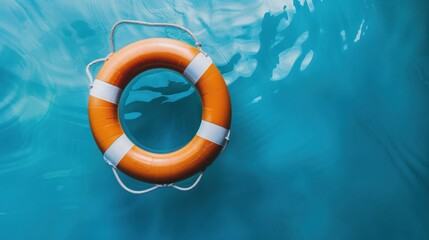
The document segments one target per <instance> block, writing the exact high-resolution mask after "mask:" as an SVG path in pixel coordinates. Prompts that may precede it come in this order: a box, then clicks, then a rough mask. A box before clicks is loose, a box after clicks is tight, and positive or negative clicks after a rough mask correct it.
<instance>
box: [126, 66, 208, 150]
mask: <svg viewBox="0 0 429 240" xmlns="http://www.w3.org/2000/svg"><path fill="white" fill-rule="evenodd" d="M201 115H202V108H201V99H200V96H199V94H198V91H197V90H196V89H195V87H194V86H193V85H192V83H189V82H188V81H187V80H186V78H185V77H184V76H183V75H181V74H179V73H177V72H174V71H171V70H167V69H154V70H150V71H146V72H143V73H141V74H140V75H138V76H137V77H135V78H134V79H133V80H132V81H131V82H130V83H129V84H128V86H127V87H126V88H125V89H124V92H123V93H122V96H121V99H120V102H119V119H120V122H121V125H122V128H123V129H124V131H125V134H127V136H128V137H129V138H130V139H131V141H133V142H134V144H136V145H137V146H139V147H140V148H143V149H145V150H147V151H150V152H155V153H167V152H172V151H175V150H178V149H180V148H182V147H183V146H185V145H186V144H187V143H188V142H189V141H190V140H191V139H192V138H193V137H194V135H195V134H196V133H197V131H198V127H199V125H200V122H201Z"/></svg>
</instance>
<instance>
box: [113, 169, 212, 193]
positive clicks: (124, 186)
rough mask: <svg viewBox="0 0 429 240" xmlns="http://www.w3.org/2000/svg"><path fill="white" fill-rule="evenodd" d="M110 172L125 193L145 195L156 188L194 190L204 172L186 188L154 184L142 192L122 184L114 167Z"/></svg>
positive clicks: (171, 184)
mask: <svg viewBox="0 0 429 240" xmlns="http://www.w3.org/2000/svg"><path fill="white" fill-rule="evenodd" d="M112 171H113V175H115V178H116V180H117V181H118V183H119V185H120V186H121V187H122V188H123V189H124V190H125V191H127V192H129V193H132V194H145V193H149V192H152V191H154V190H156V189H158V188H166V187H171V188H175V189H177V190H179V191H183V192H186V191H190V190H192V189H194V188H195V187H196V186H197V185H198V183H199V182H200V181H201V178H202V177H203V174H204V172H200V174H199V175H198V177H197V179H196V180H195V182H194V183H193V184H192V185H190V186H188V187H181V186H177V185H176V184H175V183H169V184H155V185H153V186H152V187H149V188H146V189H143V190H133V189H131V188H129V187H127V186H126V185H125V184H124V182H123V181H122V180H121V177H119V174H118V172H117V171H116V169H115V168H114V167H112Z"/></svg>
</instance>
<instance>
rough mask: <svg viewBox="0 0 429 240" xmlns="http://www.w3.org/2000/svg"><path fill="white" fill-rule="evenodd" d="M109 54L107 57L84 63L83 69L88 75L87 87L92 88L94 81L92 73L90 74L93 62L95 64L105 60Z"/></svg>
mask: <svg viewBox="0 0 429 240" xmlns="http://www.w3.org/2000/svg"><path fill="white" fill-rule="evenodd" d="M109 55H110V54H109ZM109 55H107V57H105V58H99V59H95V60H94V61H92V62H90V63H88V65H86V69H85V70H86V75H88V78H89V88H90V89H91V88H92V84H93V83H94V77H92V74H91V67H92V66H93V65H94V64H97V63H99V62H105V61H106V60H107V59H108V58H109Z"/></svg>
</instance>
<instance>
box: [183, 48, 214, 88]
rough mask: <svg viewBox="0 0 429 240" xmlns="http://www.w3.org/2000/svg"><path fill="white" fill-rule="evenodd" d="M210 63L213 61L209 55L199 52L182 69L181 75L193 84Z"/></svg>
mask: <svg viewBox="0 0 429 240" xmlns="http://www.w3.org/2000/svg"><path fill="white" fill-rule="evenodd" d="M212 64H213V61H212V59H211V58H210V57H208V56H206V55H205V54H204V53H199V54H198V55H197V56H195V57H194V59H192V61H191V62H190V63H189V65H188V66H187V67H186V69H185V71H183V75H185V77H186V78H187V79H188V80H189V81H191V82H192V83H193V84H196V83H197V82H198V80H200V78H201V76H203V74H204V73H205V72H206V71H207V69H208V68H209V67H210V65H212Z"/></svg>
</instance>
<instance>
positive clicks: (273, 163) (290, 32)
mask: <svg viewBox="0 0 429 240" xmlns="http://www.w3.org/2000/svg"><path fill="white" fill-rule="evenodd" d="M119 19H139V20H146V21H156V22H174V23H178V24H182V25H185V26H186V27H188V28H189V29H191V30H192V31H193V32H194V33H195V34H196V35H197V36H198V37H199V39H200V41H201V42H202V43H203V47H204V49H205V51H206V52H207V53H208V54H209V55H210V56H211V57H212V59H213V60H214V62H215V63H216V64H217V65H218V66H219V68H220V70H221V72H222V73H223V75H224V77H225V79H226V81H227V83H228V87H229V90H230V94H231V99H232V105H233V119H232V120H233V121H232V128H231V129H232V132H231V139H232V140H231V142H230V144H229V146H228V148H227V150H226V151H225V152H224V153H223V154H222V155H221V156H220V157H219V158H218V159H217V160H216V161H215V162H214V163H213V164H212V165H211V166H210V167H209V168H208V169H207V171H206V174H205V176H204V178H203V180H202V182H201V183H200V184H199V185H198V187H197V188H196V189H195V190H193V191H191V192H187V193H183V192H178V191H175V190H172V189H161V190H159V191H156V192H153V193H150V194H147V195H143V196H135V195H131V194H129V193H127V192H125V191H124V190H123V189H121V188H120V187H119V185H118V184H117V183H116V181H115V179H114V177H113V175H112V173H111V170H110V168H109V167H108V166H107V165H106V164H105V163H104V161H103V160H102V156H101V153H100V152H99V150H98V148H97V146H96V144H95V142H94V140H93V138H92V135H91V131H90V128H89V124H88V115H87V100H88V91H89V89H88V79H87V77H86V75H85V71H84V69H85V66H86V64H87V63H88V62H90V61H91V60H93V59H96V58H100V57H104V56H106V54H107V53H108V51H109V49H108V41H107V40H108V32H109V29H110V27H111V26H112V25H113V23H114V22H116V21H117V20H119ZM0 29H1V31H0V83H1V87H0V238H1V239H429V214H428V213H429V172H428V170H429V125H428V121H429V4H428V3H427V1H423V0H410V1H399V0H389V1H387V0H348V1H339V0H323V1H322V0H312V1H311V0H301V1H292V0H283V1H280V0H266V1H264V0H252V1H250V0H249V1H245V0H236V1H225V0H223V1H221V0H216V1H215V0H209V1H206V0H194V1H180V0H169V1H113V0H111V1H101V0H90V1H83V0H78V1H61V2H60V1H57V2H54V1H7V0H6V1H2V3H1V4H0ZM148 37H171V38H178V39H182V40H183V41H187V42H190V43H191V40H190V39H189V38H188V37H187V36H186V35H185V34H183V33H181V32H179V31H176V30H165V29H147V28H142V27H136V26H133V27H123V28H121V29H120V30H119V31H118V34H117V41H118V46H119V47H121V46H124V45H126V44H128V43H130V42H133V41H135V40H138V39H141V38H148ZM127 91H128V93H127V96H124V98H123V99H122V100H121V111H123V112H124V117H123V119H121V121H122V122H123V124H124V125H126V128H127V129H128V130H129V131H130V132H132V135H133V137H134V139H135V141H137V142H138V144H140V145H141V146H143V147H146V148H148V149H153V150H156V151H168V150H171V149H176V148H178V147H180V146H181V145H183V144H184V143H186V141H187V140H189V138H190V137H192V135H193V134H194V133H195V131H196V129H197V128H198V122H199V119H200V114H201V110H200V109H199V107H200V102H199V101H198V94H197V93H196V92H195V91H194V90H193V88H192V87H191V86H190V85H189V84H187V83H186V82H185V81H184V80H183V79H182V78H180V77H179V76H177V75H174V74H171V73H168V72H166V71H158V72H157V73H148V74H146V75H145V74H143V75H142V76H141V77H139V78H138V79H136V80H135V81H134V82H133V86H130V87H129V89H127ZM124 178H125V181H126V182H127V183H128V184H129V185H130V186H132V187H134V188H142V187H146V186H147V185H144V184H142V183H139V182H137V181H133V180H132V179H129V178H126V177H124ZM185 183H186V182H185Z"/></svg>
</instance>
